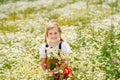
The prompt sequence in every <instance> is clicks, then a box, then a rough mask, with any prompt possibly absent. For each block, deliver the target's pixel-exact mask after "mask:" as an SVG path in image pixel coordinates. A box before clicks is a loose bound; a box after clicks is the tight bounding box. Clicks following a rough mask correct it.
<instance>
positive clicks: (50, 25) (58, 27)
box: [45, 22, 64, 44]
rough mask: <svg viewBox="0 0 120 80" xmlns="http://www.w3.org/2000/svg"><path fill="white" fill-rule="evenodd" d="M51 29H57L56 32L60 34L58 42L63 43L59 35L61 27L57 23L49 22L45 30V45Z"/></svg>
mask: <svg viewBox="0 0 120 80" xmlns="http://www.w3.org/2000/svg"><path fill="white" fill-rule="evenodd" d="M53 28H57V29H58V32H59V33H60V41H61V42H63V41H64V40H63V39H62V37H61V34H62V30H61V27H60V25H59V24H58V23H56V22H51V23H48V24H47V25H46V29H45V43H46V44H47V37H48V31H49V30H51V29H53Z"/></svg>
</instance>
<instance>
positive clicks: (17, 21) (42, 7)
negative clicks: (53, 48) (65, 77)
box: [0, 0, 120, 80]
mask: <svg viewBox="0 0 120 80" xmlns="http://www.w3.org/2000/svg"><path fill="white" fill-rule="evenodd" d="M51 21H53V22H58V23H59V24H60V25H61V26H62V30H63V34H62V37H63V39H64V40H65V41H66V42H68V43H69V44H70V46H71V49H72V53H71V54H70V57H69V65H70V66H71V67H72V68H73V71H74V73H75V80H120V0H0V80H44V72H43V71H42V69H41V65H40V62H41V61H40V55H39V49H40V47H41V44H42V43H43V42H44V29H45V25H46V24H47V23H48V22H51Z"/></svg>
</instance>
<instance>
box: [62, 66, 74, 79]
mask: <svg viewBox="0 0 120 80" xmlns="http://www.w3.org/2000/svg"><path fill="white" fill-rule="evenodd" d="M69 74H72V69H71V68H70V67H69V66H66V67H65V68H64V78H67V77H68V76H69Z"/></svg>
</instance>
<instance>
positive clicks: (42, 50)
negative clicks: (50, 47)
mask: <svg viewBox="0 0 120 80" xmlns="http://www.w3.org/2000/svg"><path fill="white" fill-rule="evenodd" d="M39 53H40V57H41V58H46V53H45V44H42V46H41V48H40V51H39Z"/></svg>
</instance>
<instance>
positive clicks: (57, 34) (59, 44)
mask: <svg viewBox="0 0 120 80" xmlns="http://www.w3.org/2000/svg"><path fill="white" fill-rule="evenodd" d="M61 34H62V30H61V27H60V25H59V24H58V23H55V22H53V23H48V24H47V25H46V31H45V43H43V44H42V46H41V48H40V57H41V61H42V62H41V63H42V69H43V70H46V69H47V66H48V65H47V63H46V59H47V58H46V47H47V48H48V50H50V49H51V48H59V49H61V50H62V51H64V52H65V53H66V54H69V53H71V49H70V46H69V45H68V43H66V42H65V41H64V40H63V39H62V37H61Z"/></svg>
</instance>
